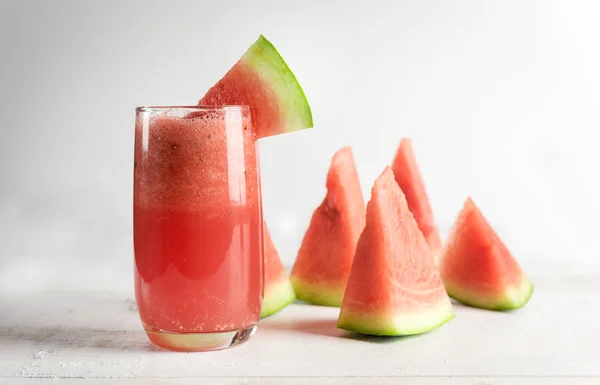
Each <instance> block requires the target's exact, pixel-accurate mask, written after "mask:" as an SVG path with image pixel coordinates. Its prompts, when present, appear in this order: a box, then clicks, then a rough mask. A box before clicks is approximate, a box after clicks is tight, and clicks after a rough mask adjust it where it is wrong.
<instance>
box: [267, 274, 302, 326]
mask: <svg viewBox="0 0 600 385" xmlns="http://www.w3.org/2000/svg"><path fill="white" fill-rule="evenodd" d="M266 292H268V293H269V294H268V295H266V296H265V298H264V300H263V304H262V308H261V310H260V318H266V317H269V316H271V315H273V314H275V313H278V312H279V311H281V310H283V309H284V308H285V307H286V306H287V305H289V304H291V303H292V302H294V301H295V300H296V293H295V292H294V288H293V287H292V284H291V282H290V280H289V279H288V278H287V276H285V277H284V278H282V279H281V280H280V281H279V282H277V283H273V284H271V286H270V287H269V288H268V290H265V293H266Z"/></svg>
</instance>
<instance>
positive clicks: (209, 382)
mask: <svg viewBox="0 0 600 385" xmlns="http://www.w3.org/2000/svg"><path fill="white" fill-rule="evenodd" d="M598 383H600V377H575V378H566V377H560V378H557V377H470V376H467V377H445V376H442V377H394V378H392V377H368V378H367V377H271V378H266V377H258V378H256V377H254V378H250V377H234V378H231V377H230V378H215V377H199V378H175V379H166V378H10V379H9V378H4V379H0V385H393V384H410V385H597V384H598Z"/></svg>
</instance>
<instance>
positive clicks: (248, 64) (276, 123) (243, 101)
mask: <svg viewBox="0 0 600 385" xmlns="http://www.w3.org/2000/svg"><path fill="white" fill-rule="evenodd" d="M198 104H199V105H203V106H208V105H215V106H223V105H248V106H250V107H251V110H252V120H253V125H254V130H255V132H256V137H257V138H264V137H267V136H273V135H279V134H283V133H287V132H292V131H297V130H303V129H306V128H312V127H313V120H312V112H311V109H310V106H309V105H308V101H307V100H306V96H305V95H304V91H303V90H302V87H301V86H300V84H299V83H298V80H297V79H296V77H295V75H294V74H293V72H292V71H291V70H290V68H289V67H288V65H287V64H286V62H285V61H284V60H283V58H282V57H281V55H280V54H279V52H278V51H277V49H276V48H275V47H274V46H273V44H271V42H270V41H268V40H267V39H266V38H265V37H264V36H262V35H260V36H259V38H258V39H257V40H256V41H255V42H254V44H252V45H251V46H250V47H249V48H248V50H247V51H246V52H245V53H244V54H243V55H242V57H241V58H240V59H239V60H238V62H237V63H236V64H235V65H234V66H233V67H232V68H231V69H230V70H229V71H228V72H227V73H226V74H225V76H224V77H223V78H222V79H221V80H219V81H218V82H217V83H216V84H215V85H214V86H213V87H211V88H210V89H209V90H208V92H207V93H206V95H204V97H202V99H200V101H199V102H198Z"/></svg>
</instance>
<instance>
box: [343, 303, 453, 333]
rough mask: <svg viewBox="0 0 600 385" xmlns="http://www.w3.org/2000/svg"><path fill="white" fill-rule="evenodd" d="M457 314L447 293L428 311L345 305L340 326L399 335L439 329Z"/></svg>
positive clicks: (360, 331) (355, 331) (354, 329)
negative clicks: (391, 312) (387, 311)
mask: <svg viewBox="0 0 600 385" xmlns="http://www.w3.org/2000/svg"><path fill="white" fill-rule="evenodd" d="M453 318H454V311H453V310H452V304H451V302H450V300H449V299H448V297H445V299H444V300H443V301H440V303H439V304H438V305H437V306H432V307H431V308H430V309H429V310H427V311H425V312H422V311H420V312H415V313H412V314H411V313H406V314H396V315H384V314H377V313H375V314H374V313H373V312H369V311H349V310H345V309H343V308H342V311H341V312H340V316H339V318H338V322H337V327H338V328H339V329H343V330H347V331H350V332H354V333H359V334H366V335H373V336H385V337H398V336H409V335H415V334H421V333H426V332H429V331H431V330H434V329H437V328H439V327H440V326H442V325H444V324H445V323H446V322H448V321H450V320H452V319H453Z"/></svg>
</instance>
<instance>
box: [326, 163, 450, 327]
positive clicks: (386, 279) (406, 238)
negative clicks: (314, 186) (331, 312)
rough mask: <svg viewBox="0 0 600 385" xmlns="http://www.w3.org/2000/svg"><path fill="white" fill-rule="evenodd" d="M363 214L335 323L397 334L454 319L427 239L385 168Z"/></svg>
mask: <svg viewBox="0 0 600 385" xmlns="http://www.w3.org/2000/svg"><path fill="white" fill-rule="evenodd" d="M366 217H367V219H366V222H367V223H366V227H365V229H364V231H363V233H362V234H361V236H360V240H359V241H358V246H357V248H356V255H355V256H354V262H353V264H352V272H351V273H350V278H349V279H348V285H347V287H346V293H345V295H344V300H343V303H342V308H341V310H340V315H339V318H338V324H337V326H338V328H340V329H346V330H349V331H353V332H358V333H363V334H372V335H380V336H399V335H410V334H418V333H423V332H427V331H429V330H432V329H435V328H437V327H439V326H441V325H443V324H444V323H446V322H448V321H449V320H451V319H452V318H454V313H453V310H452V304H451V302H450V298H448V295H447V294H446V290H444V284H443V283H442V280H441V279H440V276H439V272H438V270H437V268H436V265H435V262H434V260H433V257H432V255H431V253H430V251H429V247H428V246H427V242H426V241H425V238H424V237H423V234H422V233H421V231H420V230H419V227H418V226H417V223H416V222H415V219H414V217H413V214H412V213H411V212H410V210H409V208H408V205H407V202H406V199H405V197H404V194H403V193H402V191H401V190H400V187H398V184H397V183H396V182H395V180H394V174H393V173H392V170H391V169H390V168H389V167H386V169H385V170H384V171H383V173H382V174H381V175H380V176H379V178H377V180H376V181H375V184H374V186H373V188H372V190H371V200H370V201H369V203H368V205H367V216H366Z"/></svg>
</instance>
